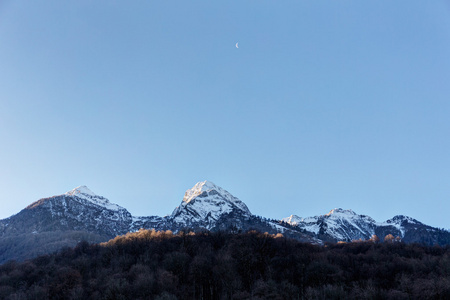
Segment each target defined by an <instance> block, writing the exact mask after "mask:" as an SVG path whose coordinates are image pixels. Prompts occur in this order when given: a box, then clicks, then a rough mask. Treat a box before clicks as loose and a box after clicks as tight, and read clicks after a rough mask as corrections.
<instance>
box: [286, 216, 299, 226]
mask: <svg viewBox="0 0 450 300" xmlns="http://www.w3.org/2000/svg"><path fill="white" fill-rule="evenodd" d="M281 221H283V222H285V223H288V224H291V225H292V226H296V225H298V224H299V223H301V222H303V218H302V217H299V216H297V215H290V216H289V217H287V218H283V219H281Z"/></svg>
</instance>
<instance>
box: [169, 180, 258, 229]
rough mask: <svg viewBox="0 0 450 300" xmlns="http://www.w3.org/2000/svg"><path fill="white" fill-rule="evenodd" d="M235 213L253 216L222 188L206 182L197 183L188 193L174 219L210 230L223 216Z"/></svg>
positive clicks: (174, 212)
mask: <svg viewBox="0 0 450 300" xmlns="http://www.w3.org/2000/svg"><path fill="white" fill-rule="evenodd" d="M233 211H239V212H240V213H241V214H245V215H251V213H250V211H249V209H248V208H247V205H245V203H244V202H242V201H241V200H239V199H238V198H236V197H235V196H233V195H232V194H230V193H229V192H228V191H226V190H224V189H223V188H221V187H220V186H217V185H215V184H214V183H212V182H211V181H208V180H205V181H201V182H197V183H196V184H195V185H194V186H193V187H192V188H191V189H188V190H187V191H186V193H185V194H184V198H183V201H182V202H181V205H179V206H178V207H176V208H175V210H174V211H173V213H172V218H173V220H174V221H175V222H177V223H185V224H186V225H189V224H197V225H198V224H203V225H205V226H206V227H207V228H210V227H211V226H213V225H212V224H213V223H214V221H217V220H218V219H219V218H220V217H221V216H222V215H224V214H228V213H231V212H233ZM211 222H212V223H211ZM203 225H202V226H203Z"/></svg>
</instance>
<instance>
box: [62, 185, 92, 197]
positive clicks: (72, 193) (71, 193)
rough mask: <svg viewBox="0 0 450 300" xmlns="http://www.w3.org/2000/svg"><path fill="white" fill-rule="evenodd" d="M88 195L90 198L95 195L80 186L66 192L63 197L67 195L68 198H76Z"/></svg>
mask: <svg viewBox="0 0 450 300" xmlns="http://www.w3.org/2000/svg"><path fill="white" fill-rule="evenodd" d="M80 194H83V195H88V196H91V197H96V196H97V195H96V194H95V193H94V192H92V191H91V190H90V189H89V188H88V187H87V186H85V185H80V186H79V187H76V188H74V189H73V190H71V191H68V192H67V193H65V195H69V196H77V195H80Z"/></svg>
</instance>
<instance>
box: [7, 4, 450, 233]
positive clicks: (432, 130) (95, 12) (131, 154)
mask: <svg viewBox="0 0 450 300" xmlns="http://www.w3.org/2000/svg"><path fill="white" fill-rule="evenodd" d="M236 43H239V48H236V46H235V45H236ZM205 179H207V180H210V181H212V182H214V183H216V184H217V185H220V186H222V187H223V188H225V189H226V190H228V191H229V192H231V193H232V194H233V195H235V196H237V197H238V198H240V199H241V200H243V201H244V202H245V203H246V204H247V205H248V207H249V209H250V210H251V211H252V212H253V213H255V214H258V215H263V216H266V217H271V218H283V217H286V216H289V215H291V214H297V215H299V216H303V217H306V216H313V215H320V214H325V213H327V212H328V211H329V210H331V209H333V208H336V207H341V208H351V209H353V210H354V211H355V212H357V213H360V214H366V215H370V216H372V217H373V218H374V219H375V220H377V221H384V220H386V219H388V218H391V217H393V216H394V215H397V214H404V215H408V216H411V217H413V218H416V219H418V220H419V221H422V222H424V223H426V224H429V225H432V226H437V227H444V228H450V218H449V217H448V212H449V211H450V201H449V200H450V3H449V2H448V1H444V0H434V1H413V0H407V1H380V0H376V1H359V0H355V1H331V0H330V1H299V0H296V1H274V0H271V1H263V0H255V1H245V0H239V1H230V0H226V1H219V0H217V1H185V0H183V1H150V0H147V1H111V0H108V1H100V0H99V1H82V0H76V1H60V0H55V1H52V0H46V1H8V0H6V1H5V0H3V1H0V204H1V209H0V218H6V217H8V216H10V215H12V214H14V213H17V212H19V211H20V210H21V209H22V208H24V207H25V206H27V205H28V204H30V203H31V202H33V201H35V200H38V199H39V198H43V197H47V196H52V195H57V194H62V193H64V192H66V191H68V190H71V189H73V188H75V187H77V186H79V185H87V186H88V187H89V188H90V189H91V190H92V191H94V192H95V193H97V194H99V195H103V196H105V197H107V198H108V199H110V201H112V202H114V203H117V204H119V205H121V206H123V207H126V208H127V209H128V210H129V211H130V212H131V213H132V214H134V215H166V214H170V213H171V212H172V210H173V209H174V208H175V207H176V206H177V205H178V204H179V203H180V202H181V200H182V198H183V195H184V191H185V190H186V189H188V188H190V187H192V186H193V185H194V184H195V183H196V182H198V181H202V180H205Z"/></svg>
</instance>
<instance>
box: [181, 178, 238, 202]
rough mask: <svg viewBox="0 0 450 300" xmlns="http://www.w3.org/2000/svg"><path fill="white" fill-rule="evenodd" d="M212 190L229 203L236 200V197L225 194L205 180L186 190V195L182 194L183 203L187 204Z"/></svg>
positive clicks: (221, 189) (225, 192) (224, 191)
mask: <svg viewBox="0 0 450 300" xmlns="http://www.w3.org/2000/svg"><path fill="white" fill-rule="evenodd" d="M213 190H214V191H216V192H218V193H219V194H220V195H221V196H222V197H224V198H225V199H227V200H229V201H233V200H235V199H236V200H238V199H237V198H236V197H234V196H233V195H231V194H230V193H229V192H227V191H226V190H224V189H223V188H221V187H220V186H217V185H215V184H214V183H212V182H211V181H208V180H205V181H200V182H197V183H196V184H195V185H194V186H193V187H192V188H191V189H189V190H187V191H186V193H185V194H184V198H183V202H185V203H189V202H191V201H192V199H194V198H196V197H197V196H199V195H201V194H202V193H203V192H210V191H213Z"/></svg>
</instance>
